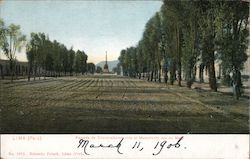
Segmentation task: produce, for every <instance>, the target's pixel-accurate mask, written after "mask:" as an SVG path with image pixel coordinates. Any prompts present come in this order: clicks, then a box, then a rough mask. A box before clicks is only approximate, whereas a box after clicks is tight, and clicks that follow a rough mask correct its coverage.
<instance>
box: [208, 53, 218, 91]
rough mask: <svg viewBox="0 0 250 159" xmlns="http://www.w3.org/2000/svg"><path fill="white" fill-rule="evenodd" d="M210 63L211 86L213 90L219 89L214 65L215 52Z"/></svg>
mask: <svg viewBox="0 0 250 159" xmlns="http://www.w3.org/2000/svg"><path fill="white" fill-rule="evenodd" d="M211 56H212V57H211V58H210V63H209V74H208V76H209V86H210V88H211V89H212V90H213V91H215V92H216V91H217V84H216V76H215V67H214V60H213V59H214V53H212V54H211Z"/></svg>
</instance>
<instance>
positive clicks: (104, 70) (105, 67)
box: [103, 51, 109, 73]
mask: <svg viewBox="0 0 250 159" xmlns="http://www.w3.org/2000/svg"><path fill="white" fill-rule="evenodd" d="M103 73H109V66H108V60H107V51H106V63H105V65H104V67H103Z"/></svg>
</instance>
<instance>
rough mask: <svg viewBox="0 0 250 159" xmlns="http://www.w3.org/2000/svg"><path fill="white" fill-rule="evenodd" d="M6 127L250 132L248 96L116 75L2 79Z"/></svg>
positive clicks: (0, 119) (0, 105) (0, 127)
mask: <svg viewBox="0 0 250 159" xmlns="http://www.w3.org/2000/svg"><path fill="white" fill-rule="evenodd" d="M0 85H1V86H0V114H1V116H0V131H1V132H2V133H249V126H248V123H249V98H241V99H240V100H239V101H237V100H235V99H234V98H233V97H232V96H230V95H225V94H223V93H220V92H211V91H205V90H202V89H188V88H186V87H178V86H175V85H174V86H170V85H166V84H163V83H154V82H147V81H145V80H138V79H131V78H126V77H121V76H115V75H92V76H90V75H89V76H78V77H62V78H53V79H47V80H36V81H30V82H27V81H24V80H22V81H14V82H13V83H11V82H9V81H0Z"/></svg>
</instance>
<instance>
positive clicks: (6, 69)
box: [0, 60, 28, 76]
mask: <svg viewBox="0 0 250 159" xmlns="http://www.w3.org/2000/svg"><path fill="white" fill-rule="evenodd" d="M13 73H14V74H15V75H18V76H20V75H22V76H24V75H27V74H28V62H22V61H16V64H15V67H14V68H13ZM10 75H11V72H10V66H9V60H0V76H10Z"/></svg>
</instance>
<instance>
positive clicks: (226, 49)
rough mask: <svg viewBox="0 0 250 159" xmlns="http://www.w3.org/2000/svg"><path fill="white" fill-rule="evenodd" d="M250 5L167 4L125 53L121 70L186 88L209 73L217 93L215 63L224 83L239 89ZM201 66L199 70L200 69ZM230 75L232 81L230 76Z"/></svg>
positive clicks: (197, 2)
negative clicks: (196, 78) (182, 84)
mask: <svg viewBox="0 0 250 159" xmlns="http://www.w3.org/2000/svg"><path fill="white" fill-rule="evenodd" d="M248 16H249V6H248V3H247V2H242V1H237V0H236V1H201V0H198V1H194V0H192V1H173V0H164V3H163V5H162V7H161V9H160V11H159V12H157V13H156V14H155V15H154V16H153V17H152V18H151V19H149V21H148V22H147V24H146V26H145V30H144V33H143V36H142V39H141V40H140V41H139V42H138V44H137V45H136V46H132V47H129V48H126V49H124V50H121V52H120V57H119V64H118V68H119V67H120V68H122V70H123V74H124V75H125V76H130V77H138V78H142V77H143V78H145V77H146V78H148V80H149V81H153V80H154V81H159V82H161V76H162V74H161V69H163V70H164V71H163V72H164V82H165V83H170V84H171V85H172V84H173V83H174V81H175V80H177V81H178V85H179V86H181V81H182V80H183V79H185V81H186V84H187V86H188V87H191V85H192V84H193V82H194V81H195V73H196V69H199V72H200V73H199V78H200V79H199V80H200V82H203V81H204V78H203V72H204V70H205V69H206V70H208V76H209V86H210V88H211V89H212V90H214V91H217V81H216V78H217V77H216V75H215V61H216V60H219V61H220V62H221V66H222V77H221V78H222V79H223V81H224V82H229V81H230V79H229V78H231V79H232V80H234V82H235V83H236V84H237V85H240V84H241V70H242V69H243V65H244V62H245V61H246V60H247V55H246V49H247V46H248V41H247V37H248V34H249V32H248V28H247V24H248ZM197 66H198V67H197ZM230 74H233V75H231V77H230V76H229V75H230Z"/></svg>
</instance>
